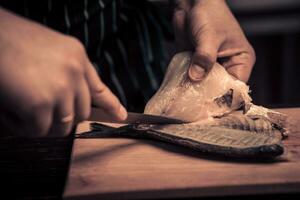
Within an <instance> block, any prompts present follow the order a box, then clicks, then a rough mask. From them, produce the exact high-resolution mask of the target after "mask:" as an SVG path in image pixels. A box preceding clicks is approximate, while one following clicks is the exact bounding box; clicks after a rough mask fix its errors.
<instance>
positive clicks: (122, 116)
mask: <svg viewBox="0 0 300 200" xmlns="http://www.w3.org/2000/svg"><path fill="white" fill-rule="evenodd" d="M119 117H120V120H125V119H126V118H127V110H126V109H125V108H124V106H122V105H121V106H120V110H119Z"/></svg>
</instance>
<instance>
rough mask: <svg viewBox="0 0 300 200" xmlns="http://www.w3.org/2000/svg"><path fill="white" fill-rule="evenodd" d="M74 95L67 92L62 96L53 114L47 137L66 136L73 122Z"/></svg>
mask: <svg viewBox="0 0 300 200" xmlns="http://www.w3.org/2000/svg"><path fill="white" fill-rule="evenodd" d="M74 116H75V113H74V95H73V94H72V93H71V92H69V93H67V94H63V95H62V96H61V97H60V98H59V99H58V102H57V105H56V107H55V109H54V114H53V124H52V127H51V129H50V133H49V136H50V137H57V136H66V135H68V134H69V133H70V132H71V130H72V126H73V121H74Z"/></svg>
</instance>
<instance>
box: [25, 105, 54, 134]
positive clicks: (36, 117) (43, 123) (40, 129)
mask: <svg viewBox="0 0 300 200" xmlns="http://www.w3.org/2000/svg"><path fill="white" fill-rule="evenodd" d="M51 123H52V109H51V107H49V106H40V107H38V108H36V109H35V110H34V111H32V112H31V113H30V114H29V116H28V117H27V120H26V124H25V127H24V131H25V133H26V136H28V137H45V136H46V135H47V134H48V132H49V129H50V126H51Z"/></svg>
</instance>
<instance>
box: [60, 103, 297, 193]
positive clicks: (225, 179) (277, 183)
mask: <svg viewBox="0 0 300 200" xmlns="http://www.w3.org/2000/svg"><path fill="white" fill-rule="evenodd" d="M278 111H281V112H283V113H286V114H287V115H288V116H289V124H290V125H289V127H290V130H291V133H290V136H289V138H288V139H286V140H285V141H284V145H285V153H284V154H283V155H282V156H280V157H279V158H277V159H273V160H253V159H252V160H228V159H225V158H222V157H211V156H207V155H204V154H199V153H198V152H194V151H191V150H189V149H185V148H183V147H178V146H175V145H170V144H167V143H162V142H157V141H147V140H135V139H124V138H106V139H76V140H75V142H74V146H73V153H72V162H71V167H70V171H69V175H68V180H67V185H66V189H65V193H64V198H66V199H94V198H96V197H97V198H101V199H161V198H172V197H208V196H224V195H241V194H270V193H291V192H299V188H300V123H299V122H300V108H292V109H279V110H278ZM82 127H85V128H84V129H82ZM80 128H81V131H82V130H86V128H87V126H86V123H85V124H83V126H81V127H80Z"/></svg>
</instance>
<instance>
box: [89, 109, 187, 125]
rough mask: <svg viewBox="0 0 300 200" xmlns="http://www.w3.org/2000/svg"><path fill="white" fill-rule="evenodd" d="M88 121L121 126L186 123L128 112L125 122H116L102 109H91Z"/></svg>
mask: <svg viewBox="0 0 300 200" xmlns="http://www.w3.org/2000/svg"><path fill="white" fill-rule="evenodd" d="M88 120H90V121H100V122H110V123H120V124H181V123H184V121H182V120H180V119H175V118H170V117H164V116H158V115H149V114H142V113H134V112H128V116H127V118H126V119H125V120H115V119H113V118H112V117H110V116H109V115H108V114H107V113H106V112H105V111H103V110H102V109H99V108H94V107H92V109H91V114H90V117H89V118H88Z"/></svg>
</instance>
